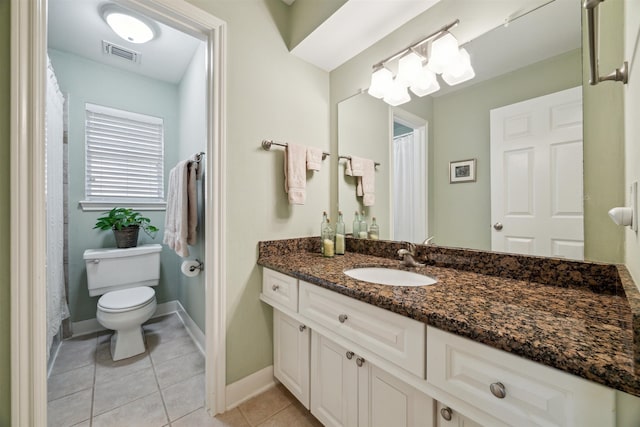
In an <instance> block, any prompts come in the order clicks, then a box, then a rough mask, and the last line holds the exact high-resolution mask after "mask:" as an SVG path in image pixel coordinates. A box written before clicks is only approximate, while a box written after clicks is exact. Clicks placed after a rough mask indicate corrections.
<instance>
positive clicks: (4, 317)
mask: <svg viewBox="0 0 640 427" xmlns="http://www.w3.org/2000/svg"><path fill="white" fill-rule="evenodd" d="M10 29H11V26H10V11H9V0H0V64H2V66H0V425H2V426H8V425H10V424H11V366H10V363H11V345H10V342H11V335H10V334H11V328H10V326H11V325H10V321H11V313H10V309H11V305H10V301H11V298H10V297H11V294H10V291H11V289H10V280H11V276H10V273H11V271H10V266H9V256H10V250H11V240H10V234H9V222H10V217H9V207H10V197H9V186H10V183H9V167H10V166H9V145H10V143H9V140H10V134H9V120H10V97H11V95H10V83H11V75H10V70H11V67H10V66H9V65H10V63H9V61H10V37H9V35H10Z"/></svg>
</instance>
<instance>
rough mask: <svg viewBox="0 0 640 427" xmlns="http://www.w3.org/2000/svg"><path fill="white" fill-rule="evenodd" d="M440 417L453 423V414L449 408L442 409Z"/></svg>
mask: <svg viewBox="0 0 640 427" xmlns="http://www.w3.org/2000/svg"><path fill="white" fill-rule="evenodd" d="M440 415H442V418H444V419H445V420H447V421H451V417H452V415H453V414H452V412H451V408H448V407H446V406H445V407H444V408H442V409H440Z"/></svg>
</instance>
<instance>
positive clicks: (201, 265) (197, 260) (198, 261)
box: [189, 258, 204, 271]
mask: <svg viewBox="0 0 640 427" xmlns="http://www.w3.org/2000/svg"><path fill="white" fill-rule="evenodd" d="M195 261H196V262H197V263H198V265H192V266H190V267H189V271H196V270H200V271H204V264H203V263H202V261H200V260H199V259H197V258H196V260H195Z"/></svg>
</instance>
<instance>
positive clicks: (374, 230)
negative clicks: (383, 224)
mask: <svg viewBox="0 0 640 427" xmlns="http://www.w3.org/2000/svg"><path fill="white" fill-rule="evenodd" d="M369 238H370V239H371V240H378V239H379V238H380V227H379V226H378V224H376V217H375V216H374V217H373V218H371V227H369Z"/></svg>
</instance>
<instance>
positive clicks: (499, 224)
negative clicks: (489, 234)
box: [493, 222, 503, 231]
mask: <svg viewBox="0 0 640 427" xmlns="http://www.w3.org/2000/svg"><path fill="white" fill-rule="evenodd" d="M502 227H503V225H502V223H501V222H496V223H495V224H493V228H495V229H496V230H497V231H500V230H502Z"/></svg>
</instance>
